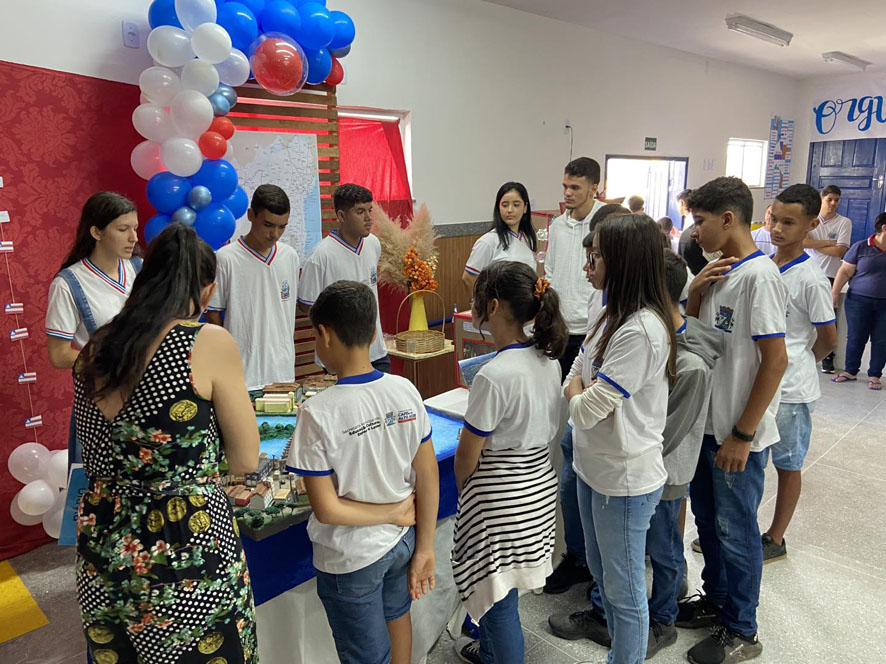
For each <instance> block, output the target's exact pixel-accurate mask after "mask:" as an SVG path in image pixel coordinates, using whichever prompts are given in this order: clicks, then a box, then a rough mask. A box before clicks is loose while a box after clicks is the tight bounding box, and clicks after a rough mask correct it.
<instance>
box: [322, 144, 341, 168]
mask: <svg viewBox="0 0 886 664" xmlns="http://www.w3.org/2000/svg"><path fill="white" fill-rule="evenodd" d="M317 156H319V157H320V158H321V159H322V158H323V157H332V158H333V159H338V157H339V155H338V148H337V147H336V148H317ZM335 167H336V168H338V162H336V166H335Z"/></svg>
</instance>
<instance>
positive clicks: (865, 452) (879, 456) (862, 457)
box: [818, 420, 886, 481]
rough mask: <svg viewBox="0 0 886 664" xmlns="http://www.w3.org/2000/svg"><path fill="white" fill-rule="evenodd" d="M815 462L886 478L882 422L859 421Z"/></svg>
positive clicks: (876, 478) (885, 455)
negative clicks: (844, 437) (836, 444)
mask: <svg viewBox="0 0 886 664" xmlns="http://www.w3.org/2000/svg"><path fill="white" fill-rule="evenodd" d="M884 424H886V420H884ZM818 463H819V464H822V465H825V466H828V467H831V468H838V469H841V470H845V471H850V472H853V473H858V474H859V475H864V476H866V477H869V478H871V479H872V480H880V481H886V431H884V428H883V425H882V424H878V423H875V422H871V421H870V420H865V421H863V422H861V423H860V424H858V425H857V426H856V427H855V428H854V429H853V430H852V432H851V433H850V434H849V435H848V436H847V437H846V440H845V441H844V442H842V443H841V444H840V445H838V446H837V447H835V448H834V449H833V450H832V451H831V452H830V453H829V454H827V455H826V456H824V457H822V458H819V459H818Z"/></svg>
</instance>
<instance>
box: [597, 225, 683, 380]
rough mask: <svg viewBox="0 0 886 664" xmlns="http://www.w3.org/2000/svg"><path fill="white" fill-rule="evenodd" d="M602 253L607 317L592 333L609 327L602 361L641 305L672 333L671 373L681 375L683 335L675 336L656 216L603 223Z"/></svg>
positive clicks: (601, 345) (601, 349)
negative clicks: (679, 340)
mask: <svg viewBox="0 0 886 664" xmlns="http://www.w3.org/2000/svg"><path fill="white" fill-rule="evenodd" d="M597 237H598V241H599V244H600V255H601V256H602V257H603V262H604V263H605V265H606V274H605V277H604V279H603V281H604V283H603V288H604V289H605V290H606V292H607V297H606V315H605V316H601V317H600V319H599V320H598V321H597V323H596V325H595V326H594V329H593V331H592V332H591V336H592V337H593V336H594V335H596V334H597V332H598V331H599V330H600V328H601V327H602V328H603V334H602V335H601V336H600V340H599V341H598V342H597V346H596V348H595V349H594V352H595V355H596V358H595V359H596V361H597V362H598V363H600V364H602V363H603V353H604V352H605V351H606V347H607V346H608V345H609V341H610V340H611V339H612V336H613V335H614V334H615V333H616V331H617V330H618V329H619V328H620V327H621V326H622V325H624V323H625V321H627V319H628V318H629V317H630V316H632V315H633V314H635V313H637V312H638V311H640V310H641V309H650V310H651V311H653V312H654V313H655V315H656V316H658V317H659V318H660V319H661V322H662V323H663V324H664V326H665V329H666V330H667V331H668V340H669V343H670V349H671V350H670V357H669V359H668V377H669V379H673V377H674V376H675V374H676V357H677V356H676V351H677V339H676V335H675V334H674V325H673V317H672V314H671V299H670V296H669V295H668V288H667V284H666V282H665V258H664V248H663V247H662V242H661V231H660V230H659V228H658V224H656V223H655V222H654V221H653V220H652V219H651V218H650V217H647V216H646V215H642V214H628V215H619V216H618V217H614V218H609V219H606V220H605V221H603V222H602V223H601V224H600V225H599V226H598V227H597Z"/></svg>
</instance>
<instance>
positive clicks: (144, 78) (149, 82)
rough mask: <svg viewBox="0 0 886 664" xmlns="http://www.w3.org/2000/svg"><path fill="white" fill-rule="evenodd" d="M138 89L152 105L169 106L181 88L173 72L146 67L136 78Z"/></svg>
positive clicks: (161, 68) (164, 68) (162, 68)
mask: <svg viewBox="0 0 886 664" xmlns="http://www.w3.org/2000/svg"><path fill="white" fill-rule="evenodd" d="M138 87H139V88H141V91H142V94H143V95H144V96H145V97H147V98H148V100H150V101H151V102H152V103H154V104H159V105H160V106H169V102H171V101H172V98H173V97H175V95H177V94H178V93H179V91H180V90H181V87H182V86H181V81H180V80H179V78H178V75H176V73H175V72H174V71H171V70H169V69H167V68H166V67H148V68H147V69H145V70H144V71H143V72H142V73H141V76H139V77H138Z"/></svg>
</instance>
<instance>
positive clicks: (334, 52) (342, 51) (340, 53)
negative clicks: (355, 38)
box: [329, 45, 351, 60]
mask: <svg viewBox="0 0 886 664" xmlns="http://www.w3.org/2000/svg"><path fill="white" fill-rule="evenodd" d="M350 52H351V46H350V45H348V46H345V47H344V48H331V49H329V55H331V56H332V57H333V58H336V59H338V60H341V59H342V58H343V57H345V56H346V55H347V54H348V53H350Z"/></svg>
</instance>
